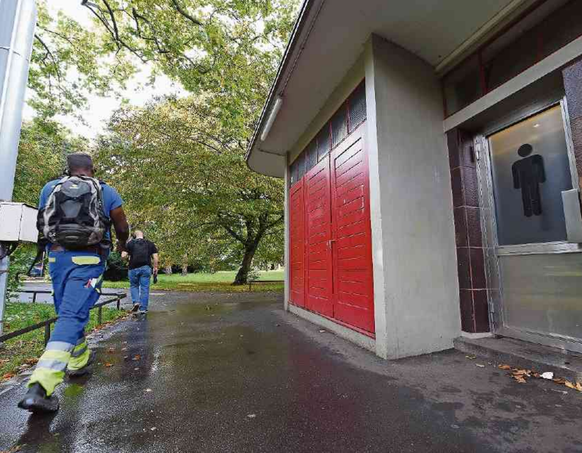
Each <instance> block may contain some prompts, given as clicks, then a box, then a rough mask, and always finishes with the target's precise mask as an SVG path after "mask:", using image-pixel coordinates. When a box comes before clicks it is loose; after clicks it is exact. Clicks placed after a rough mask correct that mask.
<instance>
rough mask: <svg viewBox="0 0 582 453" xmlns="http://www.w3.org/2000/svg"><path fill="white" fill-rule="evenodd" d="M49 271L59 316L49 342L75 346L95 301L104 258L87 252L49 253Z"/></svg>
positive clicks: (98, 292) (97, 296) (99, 292)
mask: <svg viewBox="0 0 582 453" xmlns="http://www.w3.org/2000/svg"><path fill="white" fill-rule="evenodd" d="M49 271H50V276H51V279H52V283H53V291H54V295H53V297H54V302H55V310H56V312H57V315H58V317H59V319H58V320H57V322H56V323H55V328H54V330H53V332H52V334H51V339H50V341H62V342H65V343H69V344H71V345H75V344H77V341H78V340H80V339H81V338H83V335H84V331H85V326H86V325H87V323H88V322H89V312H90V310H91V308H93V305H95V303H96V302H97V301H98V300H99V296H100V294H101V283H102V282H103V272H104V271H105V259H104V258H103V257H101V256H99V255H97V254H95V253H89V252H75V251H64V252H50V253H49Z"/></svg>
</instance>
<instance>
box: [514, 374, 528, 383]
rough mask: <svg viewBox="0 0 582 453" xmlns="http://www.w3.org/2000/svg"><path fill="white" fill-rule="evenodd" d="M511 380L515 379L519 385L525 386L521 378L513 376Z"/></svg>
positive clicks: (523, 379)
mask: <svg viewBox="0 0 582 453" xmlns="http://www.w3.org/2000/svg"><path fill="white" fill-rule="evenodd" d="M513 379H515V380H516V381H517V382H518V383H519V384H525V383H526V382H527V381H526V380H525V378H524V377H522V376H513Z"/></svg>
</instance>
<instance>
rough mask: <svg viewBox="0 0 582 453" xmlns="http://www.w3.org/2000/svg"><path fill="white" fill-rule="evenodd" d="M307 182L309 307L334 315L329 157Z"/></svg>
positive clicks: (315, 169) (306, 221)
mask: <svg viewBox="0 0 582 453" xmlns="http://www.w3.org/2000/svg"><path fill="white" fill-rule="evenodd" d="M304 181H305V182H304V184H305V223H306V243H307V247H306V252H305V253H306V263H307V285H306V286H307V289H306V301H305V307H306V308H307V309H309V310H312V311H315V312H317V313H320V314H322V315H325V316H333V293H332V290H333V280H332V278H333V264H332V254H331V236H332V232H331V229H332V226H331V187H330V182H331V178H330V168H329V156H327V157H325V158H324V159H323V160H322V161H321V162H319V163H318V164H317V165H316V166H315V167H313V168H312V169H311V170H310V171H309V172H308V173H307V174H306V175H305V179H304Z"/></svg>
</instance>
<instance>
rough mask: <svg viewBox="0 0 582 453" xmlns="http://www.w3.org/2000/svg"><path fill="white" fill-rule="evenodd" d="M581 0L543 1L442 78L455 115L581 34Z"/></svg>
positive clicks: (449, 107) (447, 111) (446, 98)
mask: <svg viewBox="0 0 582 453" xmlns="http://www.w3.org/2000/svg"><path fill="white" fill-rule="evenodd" d="M580 17H582V1H580V0H570V2H568V3H566V4H565V5H563V6H559V7H558V5H557V3H556V2H551V1H547V2H540V4H539V6H538V7H536V8H534V9H533V10H532V11H531V12H530V13H529V14H528V15H527V16H525V17H524V18H522V19H521V20H520V21H519V22H517V23H516V24H514V25H513V26H512V27H510V28H508V29H507V30H506V31H505V32H503V33H502V34H501V35H500V36H498V37H497V38H495V39H494V40H493V41H491V42H489V43H487V44H486V45H485V46H483V47H482V48H481V49H479V51H477V52H476V53H475V54H474V55H472V56H471V57H470V58H469V59H467V60H465V61H464V62H463V63H461V64H460V65H459V66H457V67H456V68H455V69H453V70H452V71H451V72H449V73H448V74H447V75H446V76H445V77H444V79H443V89H444V96H445V102H446V113H447V115H452V114H453V113H455V112H457V111H459V110H460V109H462V108H464V107H466V106H467V105H469V104H470V103H472V102H474V101H476V100H477V99H479V98H480V97H481V96H483V95H485V94H486V93H488V92H490V91H492V90H494V89H495V88H497V87H499V86H500V85H502V84H504V83H505V82H507V81H509V80H510V79H512V78H514V77H515V76H517V75H519V74H520V73H522V72H523V71H525V70H527V69H528V68H530V67H532V66H533V65H534V64H536V63H537V62H539V61H541V60H543V59H544V58H546V57H548V56H550V55H551V54H552V53H554V52H556V51H557V50H559V49H561V48H562V47H564V46H566V45H567V44H569V43H570V42H572V41H573V40H575V39H577V38H579V37H580V36H582V20H580Z"/></svg>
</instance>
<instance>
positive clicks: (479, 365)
mask: <svg viewBox="0 0 582 453" xmlns="http://www.w3.org/2000/svg"><path fill="white" fill-rule="evenodd" d="M475 366H478V367H479V368H485V365H482V364H480V363H476V364H475Z"/></svg>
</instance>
